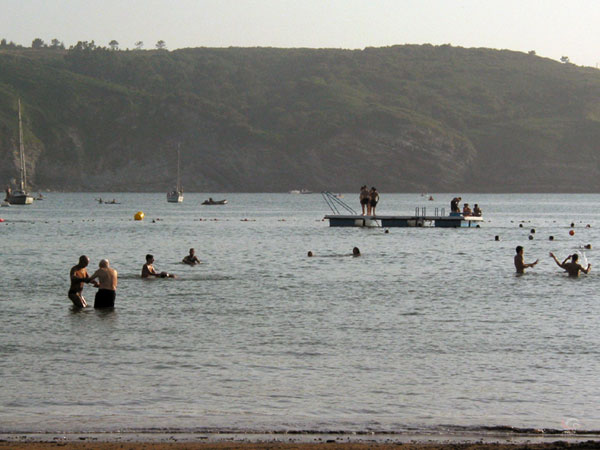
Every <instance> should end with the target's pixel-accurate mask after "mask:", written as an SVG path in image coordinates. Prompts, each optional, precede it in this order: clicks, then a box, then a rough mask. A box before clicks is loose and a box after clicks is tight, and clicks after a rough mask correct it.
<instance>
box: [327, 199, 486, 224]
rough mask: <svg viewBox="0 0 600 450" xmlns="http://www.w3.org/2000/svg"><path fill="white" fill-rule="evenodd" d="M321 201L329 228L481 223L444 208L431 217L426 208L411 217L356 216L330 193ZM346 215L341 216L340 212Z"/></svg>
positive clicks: (417, 210)
mask: <svg viewBox="0 0 600 450" xmlns="http://www.w3.org/2000/svg"><path fill="white" fill-rule="evenodd" d="M321 194H322V195H323V199H324V200H325V202H326V203H327V205H328V206H329V209H331V211H332V212H333V214H330V215H327V216H325V219H327V220H329V226H330V227H381V228H393V227H397V228H403V227H437V228H479V226H480V225H479V223H480V222H483V217H481V216H465V215H463V214H462V213H460V212H451V213H450V214H448V215H446V209H445V208H441V209H440V208H434V213H433V215H428V214H427V208H426V207H425V206H423V207H420V208H419V207H416V208H415V214H414V215H412V216H363V215H360V214H357V212H356V211H354V210H353V209H352V208H351V207H350V206H349V205H347V204H346V203H344V202H343V201H342V200H340V199H339V198H337V197H336V196H335V195H334V194H332V193H331V192H327V191H326V192H321ZM342 209H343V210H345V211H346V212H347V213H348V214H341V213H340V211H341V210H342Z"/></svg>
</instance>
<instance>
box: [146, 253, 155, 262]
mask: <svg viewBox="0 0 600 450" xmlns="http://www.w3.org/2000/svg"><path fill="white" fill-rule="evenodd" d="M152 261H154V256H152V255H151V254H150V253H148V254H147V255H146V262H147V263H151V262H152Z"/></svg>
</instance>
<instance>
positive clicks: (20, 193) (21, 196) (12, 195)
mask: <svg viewBox="0 0 600 450" xmlns="http://www.w3.org/2000/svg"><path fill="white" fill-rule="evenodd" d="M19 157H20V172H21V174H20V177H21V181H20V183H19V188H18V189H15V190H11V188H10V187H7V188H6V199H5V200H6V201H7V202H8V203H10V204H11V205H31V204H32V203H33V197H32V196H31V195H29V193H28V192H27V190H26V188H27V172H26V170H25V145H24V144H23V124H22V121H21V99H19Z"/></svg>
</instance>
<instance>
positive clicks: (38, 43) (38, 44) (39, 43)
mask: <svg viewBox="0 0 600 450" xmlns="http://www.w3.org/2000/svg"><path fill="white" fill-rule="evenodd" d="M44 47H46V43H45V42H44V41H43V40H42V39H40V38H35V39H34V40H33V41H31V48H44Z"/></svg>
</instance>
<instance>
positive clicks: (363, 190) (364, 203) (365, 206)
mask: <svg viewBox="0 0 600 450" xmlns="http://www.w3.org/2000/svg"><path fill="white" fill-rule="evenodd" d="M359 198H360V207H361V208H362V215H363V216H364V215H365V210H367V211H368V210H369V190H368V189H367V185H366V184H365V185H362V186H361V187H360V196H359Z"/></svg>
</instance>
